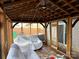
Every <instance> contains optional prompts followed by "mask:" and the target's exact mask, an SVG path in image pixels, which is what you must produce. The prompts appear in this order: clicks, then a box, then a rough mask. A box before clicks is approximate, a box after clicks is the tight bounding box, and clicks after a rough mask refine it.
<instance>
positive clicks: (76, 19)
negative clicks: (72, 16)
mask: <svg viewBox="0 0 79 59" xmlns="http://www.w3.org/2000/svg"><path fill="white" fill-rule="evenodd" d="M78 21H79V20H78V19H76V20H75V22H74V23H73V24H72V27H74V26H75V25H76V23H77V22H78Z"/></svg>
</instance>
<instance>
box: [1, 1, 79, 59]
mask: <svg viewBox="0 0 79 59" xmlns="http://www.w3.org/2000/svg"><path fill="white" fill-rule="evenodd" d="M78 16H79V1H78V0H0V30H1V36H3V37H1V42H2V43H1V45H2V55H4V56H5V57H6V55H7V51H8V49H9V48H10V46H11V44H12V22H16V24H18V23H19V22H25V23H41V24H42V23H45V29H47V28H46V26H47V24H49V23H50V25H51V22H53V21H57V22H58V21H60V20H62V19H63V18H66V20H62V21H64V22H65V23H66V24H67V37H66V38H67V48H66V54H67V55H68V56H71V46H72V42H71V41H72V27H73V26H74V25H75V24H76V23H77V21H78ZM73 17H76V18H77V20H76V21H75V22H74V24H72V18H73ZM16 24H15V25H16ZM15 25H14V26H15ZM50 31H51V30H50ZM45 32H46V34H47V31H45ZM50 34H51V33H50ZM50 37H51V38H50V42H51V39H52V35H51V36H50ZM6 40H7V41H8V43H7V41H6ZM51 44H52V42H51ZM57 46H58V43H57ZM7 47H8V48H7ZM2 59H3V57H2Z"/></svg>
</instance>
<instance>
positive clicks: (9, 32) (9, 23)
mask: <svg viewBox="0 0 79 59" xmlns="http://www.w3.org/2000/svg"><path fill="white" fill-rule="evenodd" d="M6 22H7V41H8V50H9V49H10V47H11V45H12V43H13V34H12V33H13V29H12V21H11V20H10V19H7V20H6Z"/></svg>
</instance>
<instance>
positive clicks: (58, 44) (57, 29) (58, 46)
mask: <svg viewBox="0 0 79 59" xmlns="http://www.w3.org/2000/svg"><path fill="white" fill-rule="evenodd" d="M58 48H59V39H58V21H57V49H58Z"/></svg>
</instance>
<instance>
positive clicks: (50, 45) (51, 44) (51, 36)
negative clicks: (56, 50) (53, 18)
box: [50, 22, 53, 46]
mask: <svg viewBox="0 0 79 59" xmlns="http://www.w3.org/2000/svg"><path fill="white" fill-rule="evenodd" d="M51 27H52V26H51V22H50V46H51V45H52V42H53V41H52V28H51Z"/></svg>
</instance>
